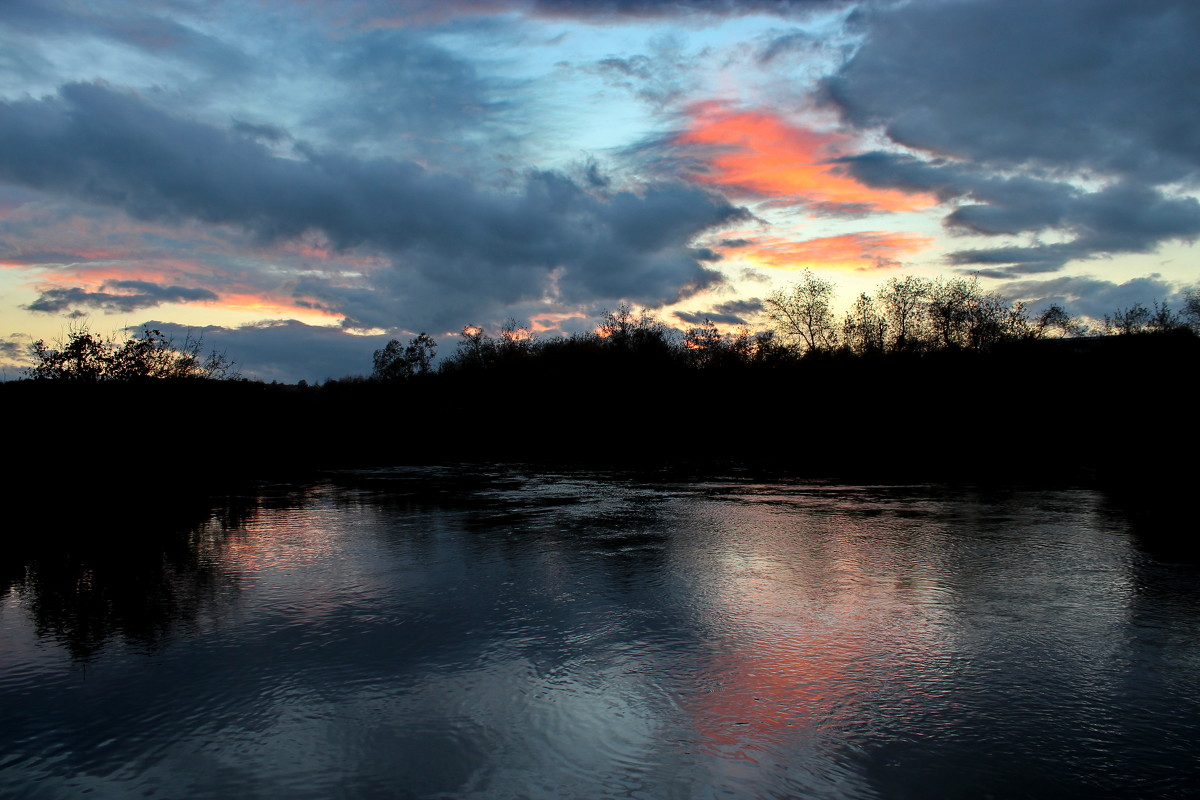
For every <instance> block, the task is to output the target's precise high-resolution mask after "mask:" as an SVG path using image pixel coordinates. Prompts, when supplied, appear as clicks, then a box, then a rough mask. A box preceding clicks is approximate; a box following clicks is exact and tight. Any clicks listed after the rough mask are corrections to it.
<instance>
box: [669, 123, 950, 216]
mask: <svg viewBox="0 0 1200 800" xmlns="http://www.w3.org/2000/svg"><path fill="white" fill-rule="evenodd" d="M691 117H692V118H691V124H690V125H689V126H688V128H687V129H686V130H684V131H682V132H680V133H678V134H677V135H675V137H674V138H673V140H672V141H671V144H672V145H673V146H674V147H677V148H682V149H684V150H685V151H686V152H688V154H690V156H691V158H692V159H694V162H693V163H694V166H693V167H692V169H691V172H690V175H689V177H690V178H691V179H692V180H694V181H696V182H697V183H701V184H707V185H712V186H719V187H721V188H722V189H723V190H725V191H727V192H730V193H732V194H734V195H735V196H742V197H752V198H773V202H775V203H777V204H785V205H804V206H810V207H813V208H816V209H818V210H819V211H820V212H821V213H829V212H836V211H837V210H838V209H842V208H844V209H846V210H847V211H848V212H849V213H852V214H856V215H857V214H862V213H863V212H864V211H911V210H915V209H920V208H924V207H926V206H928V205H929V204H930V202H931V199H930V198H929V197H927V196H924V195H923V194H921V193H920V192H916V191H910V190H907V189H905V190H895V189H890V188H889V189H882V190H881V189H878V188H872V187H871V186H869V185H867V184H864V183H863V182H861V181H859V180H858V179H857V178H856V177H855V176H854V175H853V174H851V173H849V172H847V171H846V170H844V169H840V168H839V166H838V165H839V163H840V162H839V161H838V159H839V158H841V157H843V155H844V152H845V150H846V148H847V147H848V146H849V141H848V140H847V139H846V138H845V137H843V136H840V135H838V134H834V133H819V132H817V131H813V130H808V129H805V128H801V127H798V126H795V125H792V124H789V123H788V122H787V121H785V120H784V119H783V118H781V117H780V116H779V115H777V114H774V113H772V112H768V111H754V112H750V111H734V110H730V109H727V108H724V107H723V106H721V105H719V104H716V103H703V104H699V105H697V106H694V107H693V108H692V109H691Z"/></svg>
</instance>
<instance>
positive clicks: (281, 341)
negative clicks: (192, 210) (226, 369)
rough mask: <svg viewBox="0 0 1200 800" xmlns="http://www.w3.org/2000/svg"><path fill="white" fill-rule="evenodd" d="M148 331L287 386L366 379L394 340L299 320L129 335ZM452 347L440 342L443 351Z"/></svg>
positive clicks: (159, 325)
mask: <svg viewBox="0 0 1200 800" xmlns="http://www.w3.org/2000/svg"><path fill="white" fill-rule="evenodd" d="M143 328H149V329H151V330H160V331H162V332H163V333H164V334H165V335H167V336H168V337H171V338H172V339H174V341H176V342H179V343H182V342H184V341H186V340H189V339H190V340H191V341H196V340H199V341H200V342H201V350H202V352H204V353H205V354H206V355H207V354H208V353H210V352H212V351H214V350H215V351H217V352H218V353H224V354H225V355H226V356H227V357H228V358H229V359H231V360H232V361H234V362H236V364H237V368H238V370H239V372H240V373H241V374H242V376H243V377H247V378H257V379H260V380H265V381H273V380H277V381H282V382H284V383H295V382H296V381H299V380H301V379H303V380H306V381H308V382H310V383H314V382H317V381H324V380H326V379H329V378H344V377H347V376H356V375H367V374H369V373H370V372H371V368H372V364H371V355H372V354H373V353H374V352H375V351H376V350H378V349H379V348H381V347H383V346H384V345H385V344H387V340H388V339H389V338H391V337H389V336H386V335H381V336H357V335H354V334H350V333H346V332H345V331H342V330H339V329H337V328H327V327H322V326H319V325H305V324H304V323H302V322H297V321H295V320H288V321H279V322H264V323H260V324H257V325H245V326H241V327H236V328H227V327H223V326H219V325H208V326H204V327H199V328H195V327H187V326H183V325H177V324H175V323H171V322H162V321H158V320H150V321H148V322H144V323H142V324H141V325H137V326H134V327H132V328H130V329H129V330H130V331H135V332H136V331H140V330H142V329H143ZM450 344H452V343H450V342H441V345H442V347H446V346H448V345H450Z"/></svg>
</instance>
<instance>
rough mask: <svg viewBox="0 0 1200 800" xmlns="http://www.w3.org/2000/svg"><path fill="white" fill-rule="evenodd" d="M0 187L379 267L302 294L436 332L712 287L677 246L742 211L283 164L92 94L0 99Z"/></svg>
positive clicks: (205, 130)
mask: <svg viewBox="0 0 1200 800" xmlns="http://www.w3.org/2000/svg"><path fill="white" fill-rule="evenodd" d="M0 180H3V181H7V182H11V183H15V184H18V185H21V186H25V187H29V188H33V189H38V190H42V191H47V192H53V193H56V194H58V195H62V196H68V197H72V198H76V199H82V200H86V201H88V202H90V203H95V204H101V205H104V206H107V207H113V208H117V209H120V210H122V211H124V212H126V213H127V214H129V215H131V216H132V217H135V218H138V219H143V220H157V221H166V222H177V221H183V220H199V221H201V222H204V223H209V224H219V225H224V226H232V227H235V228H240V229H243V230H247V231H250V232H251V233H253V234H254V235H255V236H256V237H257V238H258V239H259V240H260V241H261V242H263V243H270V242H274V241H277V240H281V239H286V238H294V237H298V236H300V235H301V234H304V233H306V232H313V231H316V232H319V233H321V234H322V235H323V236H325V237H326V238H327V239H328V241H329V243H330V244H331V245H332V246H333V247H334V248H335V249H338V250H342V251H347V250H351V249H353V248H366V249H369V250H371V251H374V252H381V253H385V254H387V255H388V256H390V257H391V259H392V262H393V264H392V267H391V268H390V269H385V270H381V271H378V272H375V273H372V274H370V275H367V276H365V277H364V278H363V279H362V280H361V281H359V283H358V284H356V285H352V286H346V285H342V284H340V283H335V282H332V281H326V280H323V279H320V278H318V277H312V278H309V279H306V281H305V282H304V285H303V286H302V287H300V288H301V289H302V290H303V291H304V292H306V293H309V296H313V297H317V298H319V299H321V300H322V301H323V302H326V303H328V305H329V307H331V308H333V309H336V310H338V311H340V312H342V313H345V314H347V315H348V316H349V323H350V324H352V325H358V326H376V325H382V326H386V327H393V326H395V325H396V324H397V320H398V319H401V320H405V321H406V322H407V321H408V320H416V323H417V324H421V325H423V326H425V327H429V328H436V327H437V325H436V324H435V322H443V323H450V322H451V319H450V318H449V316H447V315H450V316H455V317H456V319H454V321H453V325H458V324H461V319H462V318H463V317H464V316H466V317H468V318H471V317H474V318H481V315H482V318H490V315H491V314H493V313H495V312H497V311H499V310H501V309H502V308H503V306H505V305H509V304H512V303H515V302H521V301H529V300H535V299H539V298H546V299H547V301H548V302H549V301H553V302H563V303H568V304H580V303H586V302H594V301H597V300H613V301H615V300H622V299H623V300H629V301H633V302H637V303H643V304H647V305H656V304H659V303H662V302H669V301H672V300H675V299H678V298H680V297H686V296H689V295H690V294H691V293H693V292H695V291H698V290H700V289H703V288H707V287H710V286H712V285H714V284H716V283H718V282H720V281H721V277H720V275H719V274H718V273H716V272H715V271H713V270H711V269H709V268H707V267H706V266H704V265H703V264H702V263H701V260H700V258H698V256H702V255H703V254H699V253H696V252H693V251H691V250H690V249H689V248H688V246H687V245H688V242H689V241H690V240H691V239H692V238H693V237H694V236H696V235H697V234H699V233H701V232H702V231H705V230H707V229H709V228H712V227H714V226H718V225H721V224H724V223H727V222H730V221H732V220H735V219H740V218H742V217H743V216H744V215H745V212H744V211H743V210H741V209H738V208H736V207H734V206H732V205H730V204H729V203H728V202H727V201H725V200H723V199H721V198H719V197H717V196H715V195H713V194H710V193H708V192H706V191H701V190H698V189H696V188H694V187H688V186H683V185H679V184H670V183H659V184H655V185H649V186H645V187H642V188H641V189H640V190H639V191H638V192H636V193H635V192H633V191H617V192H611V193H608V194H605V195H599V194H596V193H595V192H594V191H592V189H593V188H594V187H584V186H581V185H580V184H578V183H577V182H575V181H573V180H571V179H569V178H567V177H565V176H563V175H561V174H558V173H552V172H535V173H530V174H528V175H526V176H525V177H524V178H523V179H522V180H520V181H519V182H518V183H517V184H516V185H514V186H513V187H512V188H511V189H508V190H487V189H481V188H479V187H477V186H475V185H474V184H472V183H470V182H469V181H467V180H465V179H463V178H460V177H456V176H452V175H447V174H443V173H438V172H433V171H430V170H428V169H425V168H423V167H422V166H420V165H418V164H416V163H413V162H406V161H399V160H393V159H375V160H367V159H356V158H351V157H347V156H344V155H338V154H334V153H329V152H324V151H318V150H315V149H313V148H311V147H306V146H304V145H303V144H298V145H296V147H295V150H294V154H293V156H292V157H281V156H278V155H275V154H274V153H273V152H271V151H270V150H268V149H267V148H266V147H265V146H264V145H262V144H261V143H260V142H258V141H256V140H255V139H252V138H248V137H245V136H239V135H237V134H235V133H231V132H229V131H225V130H222V129H218V128H215V127H212V126H209V125H205V124H201V123H198V122H194V121H191V120H187V119H184V118H182V117H179V116H174V115H172V114H168V113H166V112H164V111H162V110H160V109H158V108H156V107H154V106H152V105H151V104H149V103H147V102H146V101H145V100H143V99H142V98H139V97H136V96H133V95H129V94H124V93H121V92H118V91H115V90H114V89H111V88H108V87H106V86H102V85H97V84H70V85H67V86H64V87H62V88H61V89H60V91H59V93H58V94H57V95H56V96H52V97H47V98H44V99H41V100H19V101H13V102H0ZM435 318H436V319H435ZM401 324H403V323H401Z"/></svg>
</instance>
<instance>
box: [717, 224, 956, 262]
mask: <svg viewBox="0 0 1200 800" xmlns="http://www.w3.org/2000/svg"><path fill="white" fill-rule="evenodd" d="M932 244H933V238H932V237H929V236H921V235H919V234H915V233H901V232H898V231H864V232H862V233H848V234H843V235H841V236H824V237H821V238H818V239H808V240H806V241H800V242H797V241H793V240H791V239H785V238H782V237H763V238H758V239H750V240H749V243H748V244H746V245H744V246H742V247H738V248H732V249H729V250H727V251H726V252H727V253H728V254H730V255H731V256H733V257H735V258H742V259H745V260H747V261H750V262H752V263H755V264H758V265H760V266H765V267H778V268H782V269H798V268H801V267H811V266H818V267H819V266H834V267H843V268H845V267H849V268H852V269H879V268H883V267H890V266H894V265H895V264H896V261H897V260H898V258H899V257H900V256H906V255H911V254H912V253H916V252H919V251H920V250H923V249H925V248H926V247H929V246H930V245H932Z"/></svg>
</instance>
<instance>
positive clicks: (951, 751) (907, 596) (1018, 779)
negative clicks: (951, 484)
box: [0, 469, 1200, 798]
mask: <svg viewBox="0 0 1200 800" xmlns="http://www.w3.org/2000/svg"><path fill="white" fill-rule="evenodd" d="M101 522H104V523H105V525H104V526H103V530H104V536H106V537H117V538H115V539H114V540H112V541H111V542H97V541H94V540H92V541H86V539H85V542H86V543H85V544H73V545H71V546H70V547H55V548H52V549H51V550H50V551H46V552H38V553H34V554H33V555H26V556H23V561H22V563H21V564H20V568H19V569H16V570H9V572H8V573H6V574H9V575H10V577H9V579H8V580H7V582H6V583H0V588H3V589H5V591H4V593H3V595H2V599H0V708H2V709H3V715H2V716H3V718H4V719H5V735H4V740H3V744H2V745H0V795H3V796H6V797H8V796H13V797H30V798H58V797H77V796H79V795H80V794H81V793H82V792H85V791H86V792H89V793H90V795H89V796H92V797H128V796H147V797H180V798H184V797H186V798H197V797H250V798H253V797H263V798H267V797H272V798H273V797H322V798H324V797H347V798H349V797H355V798H360V797H368V798H369V797H413V798H417V797H423V798H424V797H437V798H448V797H499V798H505V797H512V798H517V797H531V798H549V797H581V798H583V797H589V798H603V797H635V798H676V797H677V798H709V797H712V798H716V797H761V798H776V797H813V798H927V797H983V796H994V797H1047V798H1049V797H1089V798H1094V797H1149V796H1154V797H1187V796H1196V794H1197V793H1200V779H1198V777H1197V776H1198V775H1200V756H1198V753H1200V748H1198V747H1197V745H1196V742H1197V741H1200V636H1198V635H1197V634H1198V633H1200V588H1198V583H1200V582H1198V581H1197V578H1198V574H1197V569H1196V567H1195V566H1194V565H1190V564H1186V563H1173V562H1172V561H1170V560H1165V559H1163V558H1159V557H1156V556H1154V555H1153V554H1149V553H1147V552H1145V551H1144V550H1143V549H1142V548H1140V547H1139V546H1138V543H1137V539H1136V538H1135V537H1134V536H1132V535H1131V533H1130V530H1129V524H1128V523H1127V522H1126V521H1125V519H1124V518H1123V517H1122V516H1121V515H1120V514H1118V513H1116V512H1115V511H1113V510H1112V509H1110V508H1109V507H1108V506H1107V504H1106V503H1105V501H1104V499H1103V497H1102V496H1100V495H1099V494H1097V493H1095V492H1091V491H1085V490H1071V491H1066V490H1057V491H1005V492H992V493H986V492H978V491H972V490H963V489H948V488H943V487H931V486H892V487H861V486H840V485H814V484H795V483H771V484H767V483H757V482H752V481H749V480H736V479H728V480H719V481H704V482H701V481H687V482H681V481H672V480H667V479H647V478H645V477H641V478H635V477H630V476H627V475H621V474H597V473H532V472H524V471H520V470H515V469H492V470H475V471H471V472H463V471H462V470H392V471H384V472H379V473H372V474H359V475H353V476H341V477H339V478H336V479H334V480H331V481H327V482H324V483H320V484H317V485H313V486H307V487H275V488H268V489H266V490H264V492H263V494H262V495H261V496H257V497H252V498H244V499H243V500H242V502H240V503H238V504H235V505H234V506H230V507H224V508H218V509H214V513H213V514H212V515H211V516H209V517H208V518H207V519H200V520H196V521H194V522H193V523H192V524H190V525H188V526H184V528H183V529H182V530H180V531H172V530H171V529H170V525H169V524H168V523H167V522H165V521H164V522H162V523H161V524H162V525H163V530H162V531H161V532H159V531H156V530H138V531H130V532H129V533H130V535H129V537H128V541H123V540H120V539H119V534H114V531H119V530H120V525H119V523H120V520H104V521H101V520H97V526H98V529H99V527H100V525H101ZM138 524H139V525H144V523H138ZM150 527H151V528H153V525H151V526H150ZM135 533H136V534H137V535H133V534H135ZM147 534H150V535H147Z"/></svg>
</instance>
